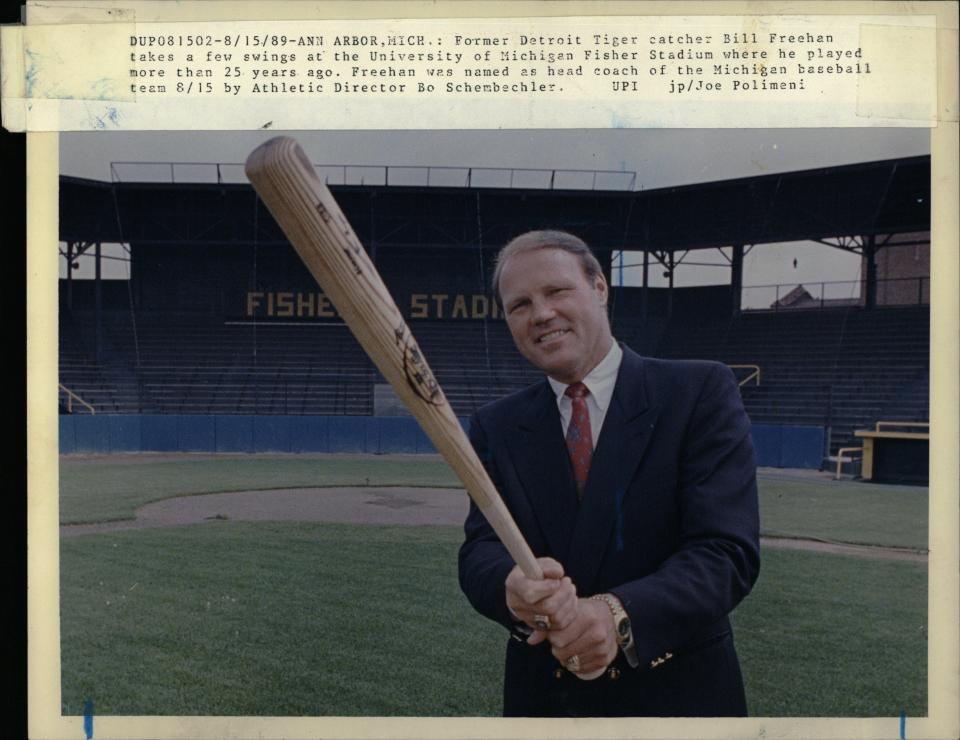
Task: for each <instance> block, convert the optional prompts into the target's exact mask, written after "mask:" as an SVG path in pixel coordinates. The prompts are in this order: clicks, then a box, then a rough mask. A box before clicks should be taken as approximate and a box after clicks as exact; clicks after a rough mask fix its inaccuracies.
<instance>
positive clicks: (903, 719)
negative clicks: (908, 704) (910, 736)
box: [900, 712, 907, 740]
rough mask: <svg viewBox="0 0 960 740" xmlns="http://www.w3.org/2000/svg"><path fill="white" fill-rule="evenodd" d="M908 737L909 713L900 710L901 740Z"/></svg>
mask: <svg viewBox="0 0 960 740" xmlns="http://www.w3.org/2000/svg"><path fill="white" fill-rule="evenodd" d="M906 739H907V713H906V712H900V740H906Z"/></svg>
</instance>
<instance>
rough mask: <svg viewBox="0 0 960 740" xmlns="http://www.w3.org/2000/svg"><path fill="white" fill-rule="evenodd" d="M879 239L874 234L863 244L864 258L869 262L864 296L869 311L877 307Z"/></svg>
mask: <svg viewBox="0 0 960 740" xmlns="http://www.w3.org/2000/svg"><path fill="white" fill-rule="evenodd" d="M876 256H877V238H876V237H875V236H873V235H872V234H871V235H870V236H868V237H867V239H866V241H864V243H863V258H864V259H865V260H866V261H867V285H866V295H865V296H864V304H865V305H864V308H866V309H867V310H868V311H869V310H871V309H874V308H876V307H877V260H876Z"/></svg>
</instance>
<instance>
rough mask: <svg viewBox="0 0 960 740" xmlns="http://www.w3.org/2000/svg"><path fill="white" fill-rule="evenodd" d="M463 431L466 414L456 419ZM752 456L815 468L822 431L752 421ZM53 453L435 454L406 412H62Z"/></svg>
mask: <svg viewBox="0 0 960 740" xmlns="http://www.w3.org/2000/svg"><path fill="white" fill-rule="evenodd" d="M460 423H461V424H462V425H463V427H464V429H466V428H467V425H468V421H467V419H465V418H464V419H461V420H460ZM753 442H754V446H755V447H756V450H757V462H758V464H760V465H762V466H764V467H773V468H813V469H817V468H819V467H820V462H821V459H822V456H823V449H824V430H823V428H822V427H811V426H777V425H773V424H756V425H754V427H753ZM60 452H61V454H65V455H70V454H78V453H111V452H365V453H372V454H385V453H397V452H405V453H413V454H418V453H425V452H436V450H435V448H434V446H433V443H432V442H430V440H429V439H428V438H427V435H426V434H424V433H423V430H421V429H420V427H419V426H418V425H417V422H416V421H415V420H414V419H413V418H411V417H388V416H382V417H381V416H252V415H251V416H230V415H222V414H219V415H216V414H210V415H199V414H191V415H174V414H168V415H150V414H144V415H135V414H117V415H98V416H86V415H67V414H65V415H62V416H60Z"/></svg>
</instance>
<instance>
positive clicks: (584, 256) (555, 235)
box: [492, 229, 603, 306]
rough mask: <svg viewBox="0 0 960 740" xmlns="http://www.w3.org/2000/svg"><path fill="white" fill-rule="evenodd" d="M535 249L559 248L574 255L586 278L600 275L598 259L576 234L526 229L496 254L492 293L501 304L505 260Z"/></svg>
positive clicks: (591, 279)
mask: <svg viewBox="0 0 960 740" xmlns="http://www.w3.org/2000/svg"><path fill="white" fill-rule="evenodd" d="M536 249H561V250H563V251H564V252H569V253H570V254H572V255H574V256H576V257H577V258H578V259H579V260H580V265H581V266H582V267H583V274H584V275H585V276H586V278H587V280H589V281H591V282H592V281H593V279H594V278H595V277H596V276H597V275H602V273H603V268H601V267H600V261H599V260H598V259H597V258H596V257H595V256H594V254H593V252H592V251H590V247H588V246H587V243H586V242H585V241H583V239H581V238H580V237H578V236H574V235H573V234H571V233H569V232H567V231H558V230H554V229H543V230H539V231H528V232H526V233H525V234H520V236H517V237H514V238H513V239H511V240H510V241H509V242H507V244H506V245H505V246H504V247H503V249H501V250H500V252H499V253H498V254H497V261H496V265H495V266H494V268H493V280H492V283H493V295H494V298H496V301H497V303H498V304H500V305H501V306H502V305H503V301H502V300H501V298H500V276H501V275H502V274H503V266H504V265H505V264H506V262H507V260H508V259H510V258H511V257H513V256H514V255H515V254H522V253H523V252H532V251H534V250H536Z"/></svg>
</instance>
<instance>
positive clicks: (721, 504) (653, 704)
mask: <svg viewBox="0 0 960 740" xmlns="http://www.w3.org/2000/svg"><path fill="white" fill-rule="evenodd" d="M494 291H495V293H496V295H497V300H498V301H500V303H501V305H502V307H503V311H504V314H505V317H506V320H507V324H508V326H509V328H510V332H511V334H512V336H513V339H514V341H515V343H516V345H517V348H518V349H519V351H520V353H521V354H522V355H523V356H524V357H526V358H527V359H528V360H529V361H530V362H532V363H533V364H534V365H536V366H537V367H538V368H540V369H541V370H543V371H544V373H545V374H546V376H547V377H546V379H544V380H543V381H542V382H539V383H536V384H535V385H533V386H531V387H529V388H526V389H525V390H522V391H520V392H518V393H514V394H512V395H510V396H508V397H506V398H504V399H501V400H500V401H497V402H494V403H492V404H489V405H487V406H485V407H483V408H482V409H480V410H479V411H478V412H477V413H476V415H475V416H474V418H473V419H472V420H471V425H470V438H471V441H472V443H473V445H474V447H475V448H476V450H477V453H478V454H479V456H480V459H481V460H482V461H483V463H484V465H485V467H486V469H487V471H488V472H489V473H490V476H491V478H492V480H493V482H494V483H495V484H496V486H497V488H498V490H499V491H500V493H501V495H502V497H503V499H504V502H505V503H506V505H507V507H508V508H509V509H510V511H511V513H512V515H513V517H514V519H515V520H516V521H517V524H518V526H519V527H520V529H521V531H522V532H523V534H524V536H525V537H526V538H527V541H528V543H529V544H530V547H531V549H532V550H533V552H534V553H535V554H536V555H538V560H539V562H540V565H541V567H542V569H543V571H544V574H545V578H544V579H543V580H539V581H538V580H532V579H528V578H526V577H525V576H524V575H523V573H522V572H521V571H520V570H519V568H517V567H516V566H515V564H514V562H513V560H512V559H511V558H510V556H509V555H508V554H507V552H506V550H505V549H504V547H503V545H502V544H501V543H500V541H499V540H498V539H497V536H496V534H495V533H494V532H493V530H492V529H491V528H490V526H489V525H488V523H487V522H486V520H485V519H484V517H483V515H482V514H481V513H480V511H479V510H478V509H477V507H476V506H475V505H473V504H471V507H470V513H469V515H468V517H467V521H466V525H465V531H466V541H465V542H464V544H463V546H462V547H461V550H460V584H461V587H462V589H463V591H464V593H465V594H466V595H467V597H468V599H469V600H470V602H471V603H472V604H473V606H474V607H475V608H476V609H477V610H478V611H479V612H480V613H481V614H483V615H485V616H487V617H489V618H490V619H493V620H495V621H497V622H499V623H500V624H502V625H503V626H504V627H506V628H507V629H509V630H510V631H511V637H512V639H510V640H509V641H508V644H507V654H506V669H505V678H504V714H505V715H506V716H560V717H563V716H573V717H577V716H583V717H587V716H742V715H745V714H746V699H745V696H744V689H743V680H742V677H741V674H740V667H739V663H738V660H737V655H736V652H735V650H734V646H733V637H732V634H731V630H730V622H729V618H728V615H729V613H730V611H731V610H732V609H733V608H734V607H735V606H736V605H737V604H738V603H739V602H740V600H741V599H743V598H744V596H746V595H747V593H749V591H750V589H751V587H752V585H753V583H754V582H755V581H756V578H757V575H758V572H759V566H760V560H759V537H758V530H759V524H758V513H757V489H756V462H755V457H754V452H753V446H752V443H751V437H750V425H749V421H748V419H747V416H746V414H745V412H744V410H743V404H742V402H741V400H740V393H739V388H738V387H737V383H736V382H735V380H734V378H733V374H732V373H731V371H730V370H729V369H728V368H726V367H725V366H723V365H720V364H717V363H710V362H680V361H672V362H671V361H664V360H655V359H650V358H645V357H640V356H639V355H637V354H635V353H634V352H632V351H631V350H630V349H629V348H627V347H621V346H620V345H618V344H617V343H616V342H615V341H614V340H613V337H612V335H611V331H610V325H609V320H608V317H607V309H606V304H607V298H608V295H609V289H608V287H607V283H606V280H605V279H604V276H603V274H602V271H601V268H600V265H599V263H598V262H597V260H596V258H595V257H594V256H593V254H592V253H591V252H590V250H589V248H588V247H587V246H586V245H585V244H584V243H583V242H582V241H581V240H580V239H578V238H577V237H575V236H573V235H571V234H567V233H565V232H558V231H538V232H530V233H528V234H524V235H522V236H520V237H517V238H516V239H514V240H513V241H512V242H510V244H508V245H507V246H506V247H504V248H503V250H501V252H500V255H499V257H498V260H497V267H496V270H495V272H494ZM596 674H599V676H598V677H595V678H593V676H595V675H596Z"/></svg>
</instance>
